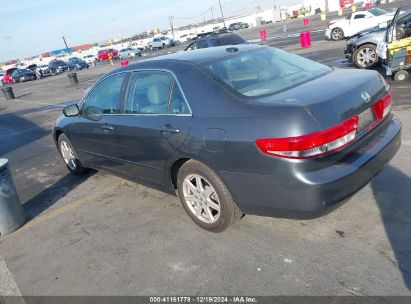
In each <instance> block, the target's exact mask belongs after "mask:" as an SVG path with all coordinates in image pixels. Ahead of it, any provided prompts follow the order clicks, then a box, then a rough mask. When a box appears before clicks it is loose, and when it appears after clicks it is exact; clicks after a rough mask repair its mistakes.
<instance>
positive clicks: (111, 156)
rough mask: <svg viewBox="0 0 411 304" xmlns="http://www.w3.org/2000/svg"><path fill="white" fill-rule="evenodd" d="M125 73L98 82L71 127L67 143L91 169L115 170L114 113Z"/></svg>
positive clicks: (119, 102)
mask: <svg viewBox="0 0 411 304" xmlns="http://www.w3.org/2000/svg"><path fill="white" fill-rule="evenodd" d="M126 76H127V74H126V73H120V74H115V75H111V76H108V77H106V78H104V79H103V80H101V81H100V82H99V83H98V84H97V85H96V86H95V87H94V88H93V89H92V90H91V91H90V92H89V93H88V95H87V96H86V97H85V98H84V100H83V101H82V103H81V106H80V107H81V114H80V115H79V116H78V117H75V118H74V119H73V122H72V123H71V124H70V128H69V132H70V141H71V142H72V144H73V146H74V148H75V149H76V151H77V152H78V153H79V156H80V159H81V160H82V161H83V162H84V163H85V164H86V165H88V166H90V167H93V168H109V169H115V168H116V167H117V165H118V163H119V162H118V161H116V160H115V156H116V154H117V151H116V149H117V142H116V138H115V132H116V126H117V121H116V119H117V114H118V113H119V112H120V104H121V99H122V97H123V95H124V94H123V93H124V84H125V79H126Z"/></svg>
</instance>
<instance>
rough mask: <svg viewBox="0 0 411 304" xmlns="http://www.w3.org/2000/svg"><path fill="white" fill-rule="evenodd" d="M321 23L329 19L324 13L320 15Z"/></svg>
mask: <svg viewBox="0 0 411 304" xmlns="http://www.w3.org/2000/svg"><path fill="white" fill-rule="evenodd" d="M320 18H321V21H325V20H326V19H327V15H326V14H325V13H322V14H321V15H320Z"/></svg>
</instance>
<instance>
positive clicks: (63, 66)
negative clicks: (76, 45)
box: [48, 59, 72, 75]
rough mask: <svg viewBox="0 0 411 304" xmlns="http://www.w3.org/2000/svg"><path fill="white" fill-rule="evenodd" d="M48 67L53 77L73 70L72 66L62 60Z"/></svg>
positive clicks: (55, 60) (51, 63) (54, 61)
mask: <svg viewBox="0 0 411 304" xmlns="http://www.w3.org/2000/svg"><path fill="white" fill-rule="evenodd" d="M48 67H49V70H50V74H51V75H57V74H60V73H62V72H65V71H69V70H70V69H71V68H72V66H70V65H69V64H68V63H67V62H65V61H63V60H60V59H54V60H52V61H50V62H49V64H48Z"/></svg>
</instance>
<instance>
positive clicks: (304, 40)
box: [300, 32, 311, 48]
mask: <svg viewBox="0 0 411 304" xmlns="http://www.w3.org/2000/svg"><path fill="white" fill-rule="evenodd" d="M300 43H301V47H302V48H309V47H311V32H302V33H300Z"/></svg>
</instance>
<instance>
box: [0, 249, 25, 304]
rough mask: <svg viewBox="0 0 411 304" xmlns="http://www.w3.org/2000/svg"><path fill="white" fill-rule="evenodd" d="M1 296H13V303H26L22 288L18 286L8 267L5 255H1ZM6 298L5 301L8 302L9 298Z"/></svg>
mask: <svg viewBox="0 0 411 304" xmlns="http://www.w3.org/2000/svg"><path fill="white" fill-rule="evenodd" d="M1 296H3V297H13V299H12V302H13V303H22V304H23V303H25V301H24V299H23V298H22V297H21V292H20V289H19V288H18V286H17V283H16V281H15V280H14V278H13V275H12V274H11V272H10V270H9V269H8V267H7V264H6V262H5V261H4V259H3V257H2V256H1V255H0V297H1ZM17 297H18V298H17ZM4 300H5V302H4V303H5V304H7V303H8V302H7V299H4ZM2 303H3V302H2Z"/></svg>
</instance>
